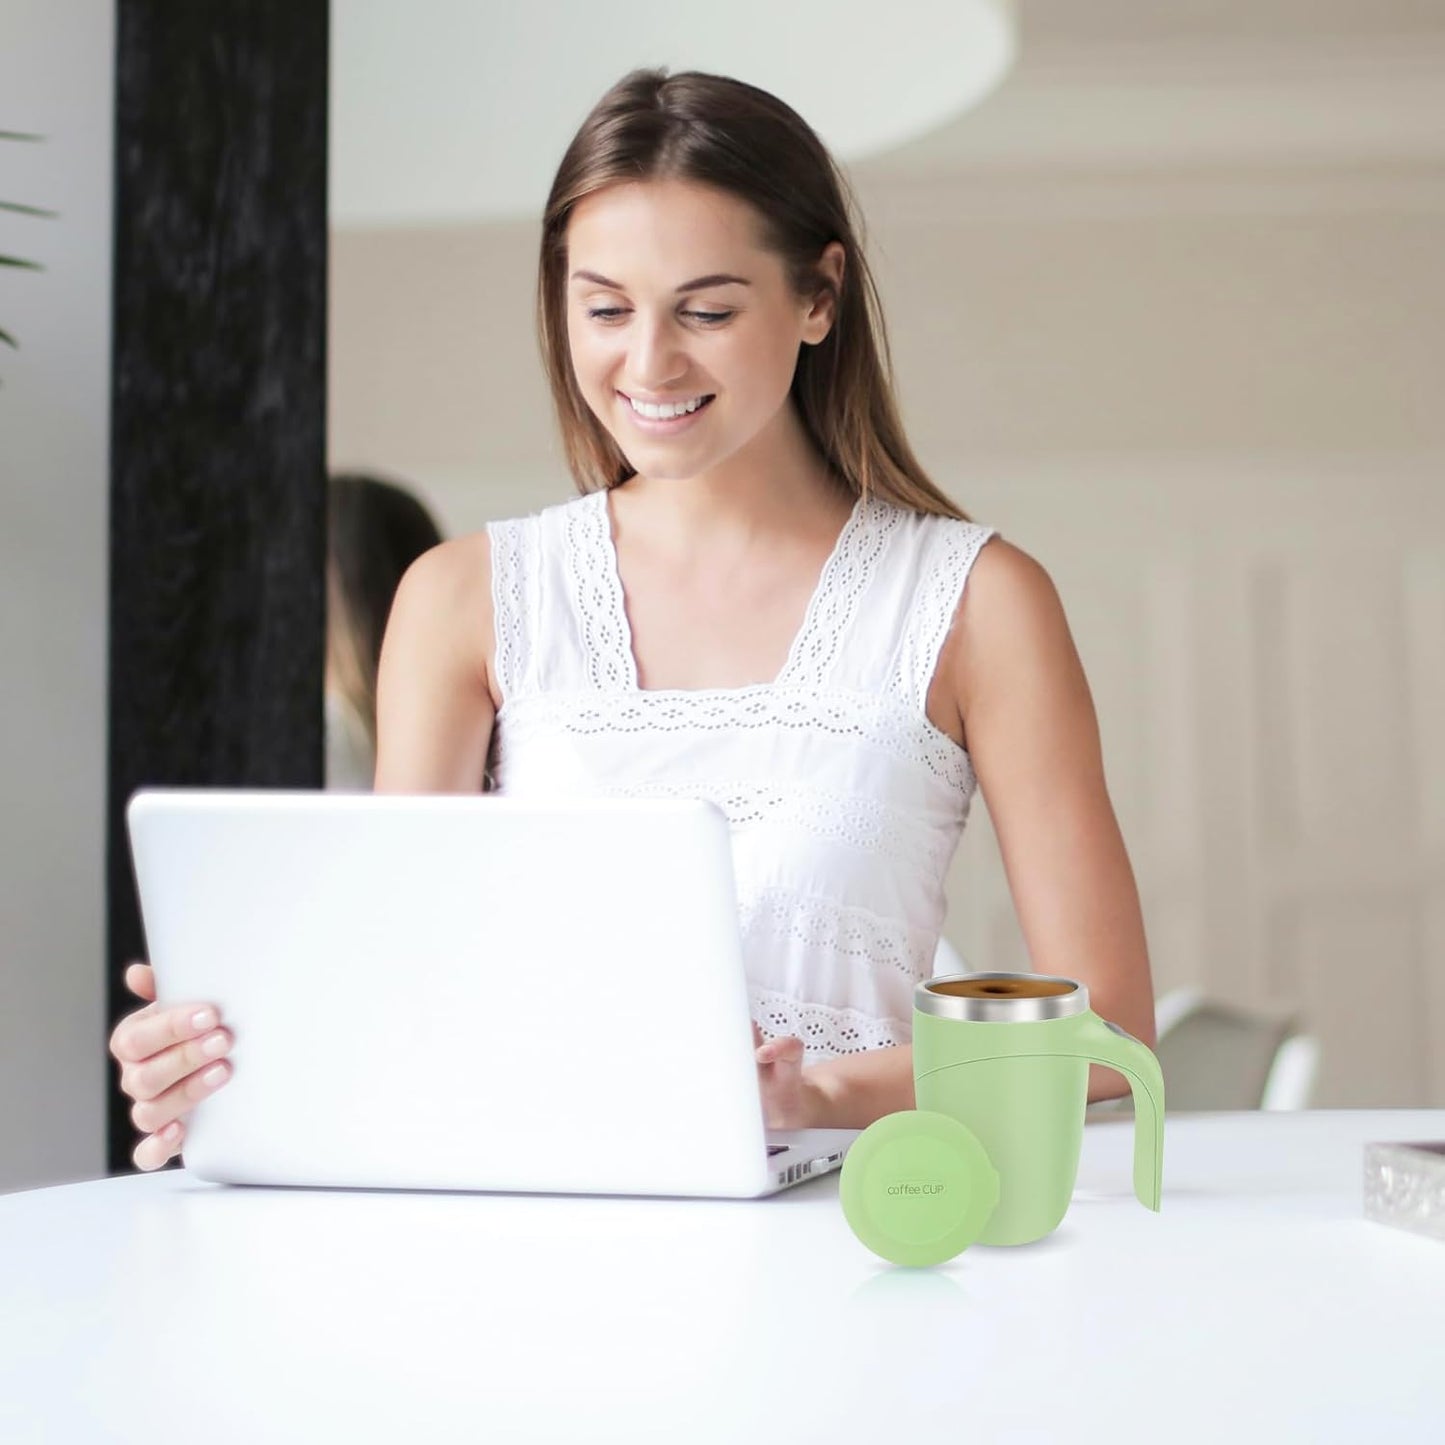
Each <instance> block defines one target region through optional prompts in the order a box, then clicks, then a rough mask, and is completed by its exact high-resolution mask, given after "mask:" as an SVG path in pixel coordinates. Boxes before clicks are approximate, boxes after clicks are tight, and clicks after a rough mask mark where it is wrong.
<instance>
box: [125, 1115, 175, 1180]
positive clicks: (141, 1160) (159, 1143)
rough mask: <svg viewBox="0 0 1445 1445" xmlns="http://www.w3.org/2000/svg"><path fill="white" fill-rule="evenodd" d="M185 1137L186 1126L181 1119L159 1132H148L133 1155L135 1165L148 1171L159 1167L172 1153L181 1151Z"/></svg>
mask: <svg viewBox="0 0 1445 1445" xmlns="http://www.w3.org/2000/svg"><path fill="white" fill-rule="evenodd" d="M185 1138H186V1126H185V1125H184V1124H183V1123H181V1121H180V1120H179V1119H176V1120H174V1121H173V1122H171V1123H170V1124H167V1125H166V1127H165V1128H164V1129H162V1130H161V1131H160V1133H159V1134H147V1135H146V1137H145V1138H144V1139H142V1140H141V1141H140V1143H139V1144H137V1145H136V1146H135V1152H134V1153H133V1154H132V1155H131V1158H132V1159H133V1160H135V1167H136V1168H137V1169H144V1170H145V1171H147V1172H149V1171H150V1170H152V1169H159V1168H160V1167H161V1165H162V1164H164V1163H165V1162H166V1161H167V1160H168V1159H170V1158H171V1156H172V1155H174V1154H179V1153H180V1151H181V1145H182V1144H184V1143H185Z"/></svg>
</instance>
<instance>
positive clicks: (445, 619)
mask: <svg viewBox="0 0 1445 1445" xmlns="http://www.w3.org/2000/svg"><path fill="white" fill-rule="evenodd" d="M387 632H388V634H389V636H390V635H391V634H394V635H395V637H394V641H395V643H398V644H401V645H404V646H406V647H407V648H408V649H409V650H417V649H424V650H426V651H428V652H430V653H432V654H433V655H434V656H437V657H438V658H440V657H446V658H448V659H450V660H451V662H452V663H453V664H455V665H458V666H461V667H464V668H465V669H466V670H468V671H471V670H474V669H475V670H480V671H481V672H482V673H483V675H484V676H486V677H487V678H488V679H490V677H491V672H492V652H493V635H494V633H493V620H492V549H491V542H490V540H489V538H488V536H487V533H486V532H485V531H481V532H470V533H468V534H466V535H465V536H461V537H453V538H451V539H450V540H448V541H445V542H440V543H438V544H437V545H436V546H435V547H433V548H431V549H430V550H429V551H427V552H423V553H422V555H421V556H420V557H418V558H417V559H416V561H415V562H413V563H412V564H411V566H410V567H408V568H407V570H406V574H405V576H403V577H402V579H401V584H400V586H398V588H397V591H396V600H395V602H394V603H393V604H392V613H391V620H390V623H389V625H388V628H387Z"/></svg>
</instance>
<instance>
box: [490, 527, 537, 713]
mask: <svg viewBox="0 0 1445 1445" xmlns="http://www.w3.org/2000/svg"><path fill="white" fill-rule="evenodd" d="M525 525H526V524H525V523H524V522H523V521H511V522H491V523H489V524H488V526H487V535H488V536H489V538H490V539H491V544H492V616H493V621H494V629H495V632H496V658H495V660H494V665H495V667H496V669H497V685H498V686H499V687H500V688H501V690H502V697H503V699H507V698H510V697H513V696H515V694H516V690H517V684H518V681H519V680H520V677H521V670H522V665H523V655H524V649H525V647H526V645H527V644H526V639H527V632H528V629H527V628H525V627H524V626H523V625H522V618H523V615H524V613H523V608H524V606H525V598H524V594H523V577H524V575H525V573H524V570H523V567H522V528H523V526H525Z"/></svg>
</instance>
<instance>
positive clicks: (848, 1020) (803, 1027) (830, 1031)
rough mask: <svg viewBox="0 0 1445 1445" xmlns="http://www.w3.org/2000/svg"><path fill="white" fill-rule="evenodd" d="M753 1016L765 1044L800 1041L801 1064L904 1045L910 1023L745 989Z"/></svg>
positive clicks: (760, 990) (749, 987) (753, 989)
mask: <svg viewBox="0 0 1445 1445" xmlns="http://www.w3.org/2000/svg"><path fill="white" fill-rule="evenodd" d="M748 999H749V1003H750V1004H751V1007H752V1015H753V1019H754V1021H755V1022H756V1023H757V1026H758V1028H759V1030H760V1031H761V1033H762V1035H763V1038H764V1039H765V1040H768V1039H775V1038H779V1037H781V1036H783V1035H787V1034H791V1035H793V1036H795V1037H797V1038H800V1039H802V1040H803V1045H804V1052H803V1061H804V1063H816V1062H817V1061H818V1060H820V1059H830V1058H836V1057H837V1055H839V1054H859V1053H862V1052H864V1050H866V1049H882V1048H887V1047H888V1046H889V1045H891V1044H906V1043H908V1042H909V1040H910V1039H911V1038H912V1037H913V1023H912V1019H911V1018H909V1019H907V1020H904V1019H880V1018H874V1017H873V1016H872V1015H871V1014H865V1013H863V1012H861V1011H860V1010H859V1009H851V1008H830V1007H829V1006H828V1005H827V1004H821V1003H804V1002H802V1001H801V1000H799V999H795V998H789V997H788V995H787V994H784V993H778V992H777V991H776V990H774V989H766V988H758V987H756V986H754V985H751V984H750V985H749V986H748Z"/></svg>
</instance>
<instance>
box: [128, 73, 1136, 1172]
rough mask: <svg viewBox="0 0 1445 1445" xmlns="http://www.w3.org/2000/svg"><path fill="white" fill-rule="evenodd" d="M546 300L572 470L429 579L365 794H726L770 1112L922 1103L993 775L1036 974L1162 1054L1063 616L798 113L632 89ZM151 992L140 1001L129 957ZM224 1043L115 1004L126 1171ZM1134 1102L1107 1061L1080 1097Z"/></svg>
mask: <svg viewBox="0 0 1445 1445" xmlns="http://www.w3.org/2000/svg"><path fill="white" fill-rule="evenodd" d="M539 320H540V330H541V338H542V346H543V352H544V355H545V358H546V365H547V371H548V375H549V378H550V381H551V385H552V392H553V397H554V400H555V403H556V406H557V411H558V415H559V419H560V422H561V429H562V437H563V442H564V445H565V448H566V454H567V458H568V462H569V465H570V467H571V470H572V472H573V474H574V477H575V478H576V481H577V483H578V487H579V489H580V490H581V492H582V494H583V495H582V496H581V497H580V498H579V499H577V500H575V501H573V502H569V503H566V504H564V505H562V506H559V507H554V508H551V509H549V510H548V511H546V512H544V513H542V514H541V515H540V516H538V517H532V518H527V519H522V520H518V521H514V522H506V523H499V524H494V525H493V526H492V527H491V528H489V529H488V531H487V532H486V533H484V534H478V535H475V536H470V537H464V538H459V539H457V540H455V541H452V542H448V543H445V544H443V545H442V546H441V547H438V548H436V549H434V550H433V551H431V552H429V553H428V554H427V555H426V556H425V557H423V558H422V559H421V560H420V561H419V562H418V563H416V565H414V566H413V567H412V568H411V569H410V570H409V571H408V573H407V575H406V578H405V579H404V581H403V583H402V585H401V588H400V589H399V592H398V594H397V600H396V604H395V607H394V609H393V612H392V618H391V622H390V624H389V627H388V631H387V637H386V642H385V645H384V649H383V656H382V664H381V678H380V698H379V710H378V716H379V754H378V760H377V770H376V780H375V782H376V787H377V788H378V790H384V791H395V792H425V791H442V792H459V791H475V790H476V789H477V788H479V787H480V786H481V785H482V779H483V776H484V774H485V773H487V772H488V770H490V773H491V775H492V778H493V780H494V783H495V786H496V787H497V789H498V790H499V791H500V792H503V793H511V794H515V795H518V796H527V795H538V794H542V793H546V792H552V793H557V792H563V793H572V792H591V793H599V792H600V793H612V794H619V795H631V796H639V795H654V796H655V795H666V794H677V795H694V796H704V797H710V798H712V799H714V800H715V801H717V802H718V803H719V804H720V805H721V806H722V807H723V808H724V809H725V810H726V811H727V812H728V815H729V818H730V820H731V822H732V825H733V840H734V853H735V863H736V872H737V877H738V889H739V909H740V922H741V926H742V933H743V941H744V954H745V958H746V962H747V967H748V974H749V982H750V989H751V997H752V1006H753V1015H754V1032H755V1040H756V1044H757V1060H758V1071H759V1079H760V1084H761V1088H762V1095H763V1101H764V1112H765V1115H766V1118H767V1122H768V1123H769V1125H771V1126H773V1127H805V1126H810V1125H815V1126H840V1127H862V1126H865V1125H866V1124H868V1123H870V1122H871V1121H872V1120H874V1119H877V1118H879V1117H881V1116H882V1115H884V1114H887V1113H890V1112H892V1111H894V1110H897V1109H903V1108H908V1107H911V1106H912V1103H913V1071H912V1057H911V1049H910V1046H909V1042H908V1030H909V1025H910V1020H911V1011H910V1008H911V1005H910V1000H911V992H912V988H913V985H914V983H915V981H916V980H917V979H919V978H921V977H925V976H927V974H928V972H929V965H930V962H931V959H932V956H933V950H934V945H935V943H936V941H937V938H938V935H939V930H940V928H941V925H942V922H943V911H944V898H943V877H944V873H945V871H946V868H947V865H948V862H949V859H950V857H951V855H952V852H953V849H954V847H955V846H956V843H957V840H958V837H959V835H960V833H961V831H962V828H963V824H964V821H965V818H966V815H967V811H968V805H969V801H970V798H971V796H972V792H973V789H974V787H975V784H977V785H978V786H980V787H981V788H982V789H983V792H984V794H985V796H986V798H987V800H988V804H989V811H990V814H991V816H992V818H993V821H994V824H995V828H996V830H997V833H998V838H999V843H1000V846H1001V848H1002V851H1003V857H1004V862H1005V865H1006V869H1007V873H1008V878H1009V883H1010V888H1011V891H1012V894H1013V898H1014V902H1015V906H1016V908H1017V911H1018V914H1019V917H1020V920H1021V922H1022V925H1023V931H1024V934H1025V937H1026V940H1027V943H1028V946H1029V950H1030V956H1031V959H1032V963H1033V966H1034V967H1035V968H1036V969H1038V970H1039V971H1041V972H1049V973H1062V974H1066V975H1068V976H1070V977H1075V978H1078V979H1081V980H1082V981H1084V982H1085V983H1086V984H1087V985H1088V987H1089V990H1090V995H1091V999H1092V1001H1093V1004H1094V1007H1095V1008H1096V1010H1097V1011H1098V1012H1099V1013H1100V1014H1101V1015H1103V1016H1104V1017H1106V1018H1109V1019H1111V1020H1113V1021H1115V1022H1117V1023H1119V1024H1120V1025H1122V1026H1123V1027H1124V1028H1125V1029H1127V1030H1128V1031H1129V1032H1130V1033H1133V1034H1134V1035H1136V1036H1137V1037H1139V1038H1141V1039H1143V1040H1144V1041H1145V1042H1147V1043H1151V1044H1152V1042H1153V1039H1154V1027H1153V993H1152V987H1151V983H1150V976H1149V964H1148V959H1147V954H1146V950H1145V942H1144V933H1143V926H1142V922H1141V919H1140V911H1139V902H1138V897H1137V893H1136V890H1135V886H1134V882H1133V877H1132V874H1131V871H1130V867H1129V863H1128V859H1127V857H1126V855H1125V851H1124V846H1123V842H1122V839H1121V837H1120V834H1119V830H1118V826H1117V824H1116V822H1115V819H1114V814H1113V810H1112V807H1111V805H1110V802H1109V798H1108V794H1107V791H1106V789H1105V784H1104V778H1103V770H1102V766H1101V761H1100V751H1099V741H1098V732H1097V727H1096V724H1095V719H1094V713H1093V707H1092V703H1091V701H1090V697H1089V692H1088V687H1087V684H1086V682H1085V680H1084V676H1083V673H1082V670H1081V668H1080V665H1079V660H1078V657H1077V655H1076V653H1075V650H1074V647H1073V643H1072V641H1071V639H1070V636H1069V631H1068V627H1067V624H1066V622H1065V620H1064V615H1063V611H1062V609H1061V607H1060V604H1059V601H1058V599H1057V597H1056V595H1055V592H1054V589H1053V587H1052V585H1051V584H1050V581H1049V579H1048V577H1047V575H1046V574H1045V573H1044V571H1043V569H1042V568H1041V567H1040V566H1039V565H1038V564H1037V563H1036V562H1034V561H1033V560H1031V559H1030V558H1029V557H1028V556H1027V555H1025V554H1024V553H1023V552H1021V551H1020V550H1019V549H1017V548H1016V547H1013V546H1011V545H1010V544H1008V543H1007V542H1004V541H1003V540H1002V539H1000V538H998V537H997V536H995V535H993V534H992V533H991V532H989V531H988V530H987V529H985V528H982V527H978V526H975V525H974V524H972V523H971V522H969V521H967V520H966V519H965V518H964V517H963V516H962V514H961V513H960V512H959V511H958V509H957V508H956V507H955V506H954V505H953V504H952V503H951V502H950V501H949V500H948V498H947V497H946V496H945V495H944V494H943V493H942V492H941V491H939V490H938V489H937V488H936V487H935V486H934V485H933V484H932V483H931V482H930V481H929V479H928V477H927V476H926V475H925V474H924V472H923V469H922V468H921V467H920V466H919V464H918V462H917V461H916V459H915V458H914V456H913V454H912V452H911V450H910V448H909V446H908V443H907V441H906V439H905V438H904V436H903V432H902V428H901V426H900V424H899V420H898V415H897V411H896V408H895V405H894V402H893V398H892V395H891V392H890V389H889V384H888V381H887V379H886V371H885V361H886V356H887V349H886V342H885V341H884V339H883V328H882V324H881V318H880V317H879V316H878V314H877V303H876V297H875V295H874V292H873V288H872V284H871V281H870V279H869V275H868V270H867V266H866V262H865V261H864V258H863V254H862V251H861V249H860V247H859V246H858V244H857V241H856V239H855V232H854V227H853V224H852V222H851V220H850V217H849V212H848V208H847V205H846V201H845V190H844V187H843V184H842V182H841V180H840V178H839V177H838V174H837V171H836V168H835V167H834V165H833V163H832V161H831V159H830V158H829V156H828V155H827V152H826V151H825V150H824V148H823V147H822V145H821V144H820V143H819V141H818V140H817V138H816V137H815V136H814V135H813V133H812V131H811V130H809V129H808V127H807V126H806V125H805V124H804V122H803V121H802V120H801V119H800V118H799V117H798V116H797V115H795V114H794V113H793V112H792V111H791V110H789V109H788V108H787V107H786V106H785V105H783V104H782V103H781V102H779V101H778V100H776V99H774V98H773V97H772V96H769V95H767V94H766V93H764V92H762V91H759V90H756V89H754V88H752V87H750V86H746V85H742V84H740V83H738V82H736V81H732V80H727V79H723V78H720V77H715V76H707V75H698V74H682V75H676V76H672V77H667V76H666V75H665V74H664V73H662V72H655V71H639V72H635V73H634V74H632V75H629V76H627V77H626V78H625V79H624V80H622V81H621V82H620V83H619V84H618V85H617V86H615V87H614V88H613V89H612V90H611V91H609V92H608V94H607V95H606V96H604V97H603V99H602V100H601V102H599V104H598V105H597V107H596V108H595V109H594V110H593V112H592V113H591V115H590V116H589V117H588V118H587V120H586V121H585V122H584V124H583V126H582V128H581V130H580V131H579V132H578V134H577V136H576V138H575V139H574V140H573V142H572V144H571V146H570V147H569V149H568V151H567V154H566V156H565V157H564V158H563V161H562V165H561V168H560V170H559V172H558V175H557V177H556V180H555V181H554V184H553V187H552V193H551V196H550V199H549V201H548V205H547V210H546V214H545V217H544V222H543V236H542V251H541V265H540V274H539ZM599 866H609V867H611V866H615V867H625V866H626V860H625V859H623V860H599ZM130 981H131V985H132V987H133V988H134V989H135V990H136V991H137V992H138V993H140V994H141V995H142V996H143V997H151V996H153V995H152V992H151V990H152V982H151V979H150V976H149V970H147V969H145V968H144V967H143V966H141V965H134V966H133V967H132V971H131V974H130ZM229 1043H230V1041H229V1036H228V1034H227V1032H226V1030H225V1029H224V1028H222V1027H220V1026H219V1023H218V1020H217V1018H216V1016H215V1011H214V1009H210V1008H199V1009H198V1008H189V1009H188V1008H171V1009H166V1010H164V1011H154V1010H142V1011H141V1012H140V1013H139V1014H137V1015H133V1016H132V1017H131V1018H130V1019H128V1020H126V1021H124V1022H123V1023H122V1024H121V1025H120V1026H119V1027H118V1028H117V1030H116V1033H115V1036H114V1041H113V1049H114V1052H115V1053H116V1055H117V1057H118V1058H119V1059H120V1060H121V1063H122V1086H123V1087H124V1088H125V1089H126V1090H127V1092H128V1093H130V1094H131V1095H132V1097H134V1098H135V1099H136V1100H137V1103H136V1107H135V1110H134V1116H135V1122H136V1124H137V1127H138V1128H140V1129H141V1130H143V1131H145V1132H146V1133H147V1134H148V1135H149V1137H148V1138H146V1139H144V1140H143V1141H142V1142H141V1144H140V1145H139V1146H138V1148H137V1150H136V1155H135V1157H136V1162H137V1164H139V1165H140V1166H141V1167H142V1168H153V1167H156V1166H158V1165H159V1164H161V1163H163V1162H164V1161H165V1160H166V1159H167V1158H169V1157H170V1156H171V1155H172V1154H174V1153H176V1152H177V1151H178V1150H179V1149H180V1147H181V1144H182V1142H183V1136H184V1124H183V1116H184V1114H185V1113H186V1111H187V1110H188V1109H189V1108H191V1107H192V1106H193V1104H194V1102H195V1101H196V1100H197V1099H198V1098H202V1097H205V1095H206V1094H207V1093H208V1092H209V1091H210V1090H211V1089H213V1088H215V1087H218V1086H219V1084H220V1083H223V1082H224V1080H225V1078H226V1077H228V1075H229V1065H228V1064H226V1063H225V1062H224V1059H222V1061H221V1062H219V1063H216V1062H213V1060H215V1059H217V1058H220V1057H221V1056H222V1055H224V1053H225V1052H226V1051H227V1049H228V1048H229ZM630 1046H631V1047H639V1046H641V1047H645V1040H642V1041H634V1042H633V1043H632V1044H631V1045H630ZM1123 1092H1124V1084H1123V1081H1122V1079H1120V1078H1119V1077H1118V1076H1117V1075H1112V1074H1109V1073H1108V1072H1107V1071H1104V1070H1101V1069H1098V1068H1095V1070H1094V1074H1093V1077H1092V1078H1091V1087H1090V1098H1092V1099H1098V1098H1105V1097H1112V1096H1114V1095H1117V1094H1121V1093H1123Z"/></svg>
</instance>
